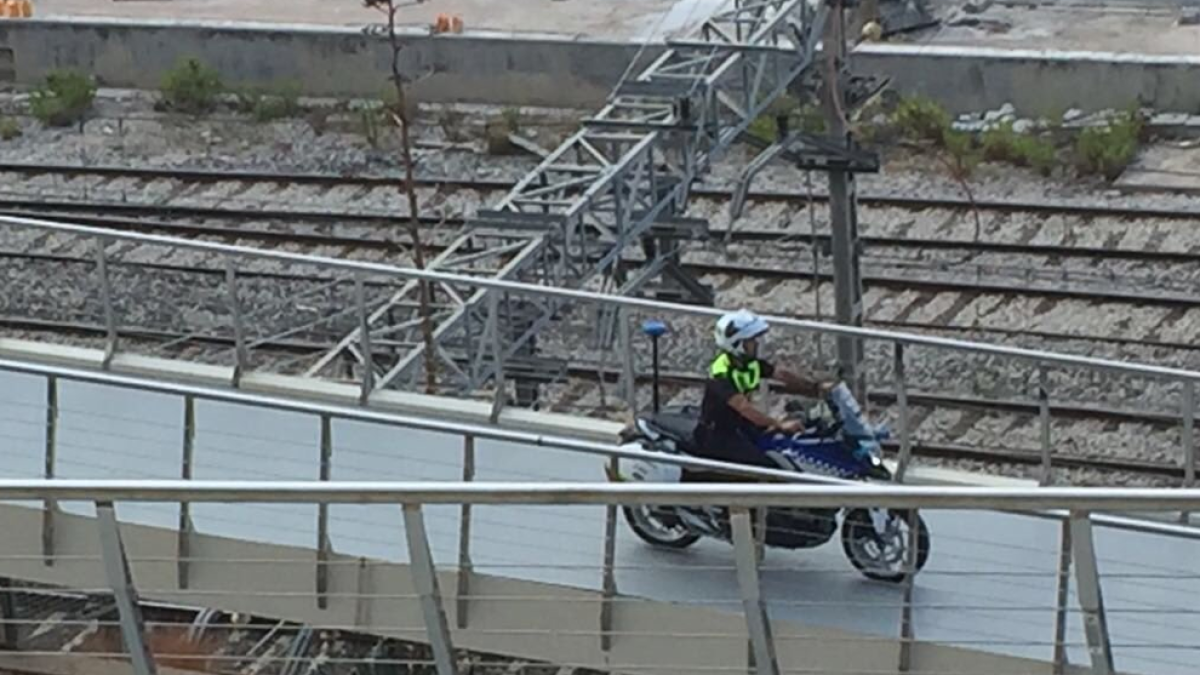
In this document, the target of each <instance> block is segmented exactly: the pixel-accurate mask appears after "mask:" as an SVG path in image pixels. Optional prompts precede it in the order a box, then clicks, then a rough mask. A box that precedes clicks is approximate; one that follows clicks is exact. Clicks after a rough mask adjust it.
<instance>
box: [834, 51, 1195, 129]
mask: <svg viewBox="0 0 1200 675" xmlns="http://www.w3.org/2000/svg"><path fill="white" fill-rule="evenodd" d="M854 68H855V70H858V71H861V72H872V71H874V72H881V73H886V74H888V75H891V76H892V78H893V86H894V87H895V88H896V89H898V90H899V91H903V92H910V93H911V92H919V93H923V94H926V95H928V96H931V97H933V98H935V99H937V100H939V101H942V102H943V103H944V104H945V105H946V106H947V107H948V108H949V109H951V110H952V111H953V112H963V111H968V110H985V109H993V110H994V109H996V108H999V107H1000V106H1002V105H1004V104H1005V103H1012V104H1013V105H1014V106H1016V108H1017V110H1019V111H1020V112H1021V113H1022V114H1027V115H1033V114H1043V115H1051V114H1062V113H1063V112H1064V111H1066V110H1068V109H1070V108H1079V109H1081V110H1102V109H1105V108H1125V107H1128V106H1130V105H1131V104H1134V103H1140V104H1142V105H1146V106H1150V107H1153V108H1156V109H1159V110H1168V111H1172V112H1200V86H1197V83H1200V57H1188V56H1156V55H1147V54H1116V53H1109V52H1058V51H1038V50H1030V49H1025V50H1002V49H987V48H966V47H948V46H936V47H933V46H930V47H919V46H906V45H862V46H860V47H859V48H858V49H857V50H855V60H854Z"/></svg>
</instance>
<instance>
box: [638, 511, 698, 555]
mask: <svg viewBox="0 0 1200 675" xmlns="http://www.w3.org/2000/svg"><path fill="white" fill-rule="evenodd" d="M652 508H653V507H650V506H636V507H634V506H624V507H621V511H622V512H623V513H624V514H625V522H626V523H627V524H628V525H629V529H631V530H633V533H634V534H636V535H637V536H638V539H641V540H642V541H644V542H646V543H647V544H650V545H652V546H658V547H660V548H672V549H676V550H682V549H685V548H688V547H689V546H691V545H693V544H695V543H696V542H698V541H700V535H698V534H694V533H692V532H687V531H686V530H683V531H682V532H681V533H680V534H678V535H675V536H664V535H662V534H659V533H658V532H655V531H654V530H653V529H651V527H656V529H659V530H668V529H672V528H670V526H668V525H666V524H665V523H663V522H662V521H661V520H660V519H659V518H658V517H657V516H655V515H654V514H653V513H651V509H652ZM676 529H681V530H682V526H678V527H677V528H676Z"/></svg>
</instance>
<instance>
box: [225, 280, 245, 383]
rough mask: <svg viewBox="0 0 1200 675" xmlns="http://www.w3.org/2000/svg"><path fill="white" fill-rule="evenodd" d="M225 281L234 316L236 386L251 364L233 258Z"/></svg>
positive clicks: (230, 307) (234, 380)
mask: <svg viewBox="0 0 1200 675" xmlns="http://www.w3.org/2000/svg"><path fill="white" fill-rule="evenodd" d="M225 283H226V286H227V288H228V290H229V311H230V314H231V315H232V317H233V345H234V349H233V353H234V366H233V386H234V387H235V388H236V387H237V386H239V385H240V384H241V382H242V375H243V374H244V373H245V372H246V369H247V368H249V366H250V354H249V353H248V352H247V350H246V331H245V327H244V326H243V325H242V303H241V301H240V300H238V290H237V270H235V269H234V267H233V260H232V259H231V260H229V262H228V263H227V264H226V267H225Z"/></svg>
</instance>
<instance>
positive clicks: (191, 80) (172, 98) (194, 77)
mask: <svg viewBox="0 0 1200 675" xmlns="http://www.w3.org/2000/svg"><path fill="white" fill-rule="evenodd" d="M224 91H225V85H224V83H222V82H221V75H220V74H219V73H217V71H216V70H214V69H212V68H209V67H208V66H206V65H204V64H202V63H200V62H199V61H197V60H196V59H185V60H183V61H180V62H179V64H178V65H176V66H175V67H174V68H172V69H171V70H169V71H168V72H167V74H166V75H164V76H163V81H162V97H163V104H164V105H165V106H166V107H167V109H169V110H175V111H177V112H182V113H188V114H191V115H199V114H201V113H205V112H209V111H211V110H212V109H213V108H215V107H216V106H217V97H218V96H220V95H221V94H222V93H223V92H224Z"/></svg>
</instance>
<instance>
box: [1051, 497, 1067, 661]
mask: <svg viewBox="0 0 1200 675" xmlns="http://www.w3.org/2000/svg"><path fill="white" fill-rule="evenodd" d="M1070 594H1071V521H1070V520H1069V519H1068V520H1064V521H1063V522H1062V532H1061V533H1060V534H1059V549H1058V602H1057V605H1056V609H1055V614H1054V675H1062V674H1063V671H1064V670H1065V669H1066V667H1067V616H1068V615H1069V608H1068V607H1067V603H1068V602H1069V600H1070Z"/></svg>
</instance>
